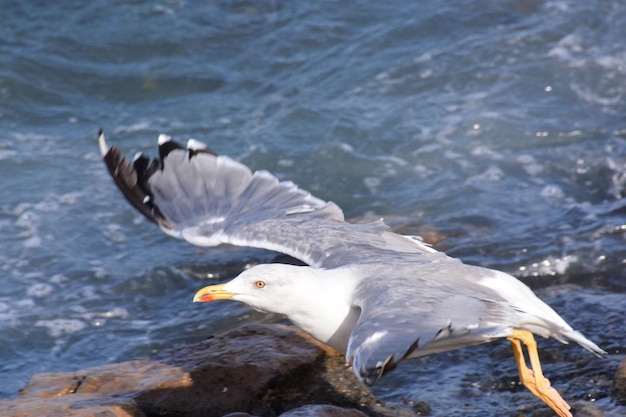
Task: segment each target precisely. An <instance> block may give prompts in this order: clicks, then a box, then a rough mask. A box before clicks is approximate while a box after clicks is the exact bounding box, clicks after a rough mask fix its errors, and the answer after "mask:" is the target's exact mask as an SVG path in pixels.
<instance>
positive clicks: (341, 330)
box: [193, 264, 360, 351]
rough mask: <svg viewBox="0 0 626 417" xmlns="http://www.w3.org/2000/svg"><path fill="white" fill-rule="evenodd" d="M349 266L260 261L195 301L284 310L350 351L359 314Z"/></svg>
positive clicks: (298, 322)
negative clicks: (332, 267) (318, 266)
mask: <svg viewBox="0 0 626 417" xmlns="http://www.w3.org/2000/svg"><path fill="white" fill-rule="evenodd" d="M352 278H353V277H352V276H351V275H350V274H346V271H342V270H325V269H316V268H311V267H308V266H294V265H284V264H264V265H257V266H255V267H252V268H250V269H249V270H247V271H244V272H242V273H241V274H240V275H239V276H238V277H236V278H235V279H233V280H232V281H230V282H227V283H226V284H220V285H210V286H208V287H204V288H202V289H201V290H199V291H198V292H197V293H196V294H195V295H194V297H193V301H194V302H210V301H214V300H237V301H241V302H243V303H246V304H248V305H249V306H250V307H253V308H255V309H257V310H261V311H266V312H272V313H278V314H284V315H285V316H287V317H288V318H289V319H290V320H291V321H292V322H293V323H294V324H295V325H296V326H298V327H300V328H301V329H302V330H304V331H306V332H308V333H310V334H311V335H313V336H314V337H316V338H317V339H319V340H321V341H322V342H326V343H328V344H330V345H331V346H333V347H334V348H336V349H338V350H343V351H345V349H346V347H347V344H348V338H349V336H350V332H351V331H352V328H353V327H354V325H355V323H356V320H357V318H358V316H359V311H360V310H358V309H355V308H353V307H352V301H351V300H352V291H353V288H354V285H355V283H356V282H357V280H356V279H352Z"/></svg>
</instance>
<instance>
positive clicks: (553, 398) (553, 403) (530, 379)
mask: <svg viewBox="0 0 626 417" xmlns="http://www.w3.org/2000/svg"><path fill="white" fill-rule="evenodd" d="M508 340H509V341H510V342H511V345H513V356H515V362H516V363H517V368H518V369H519V379H520V381H521V382H522V384H524V386H525V387H526V388H528V389H529V390H530V392H532V393H533V394H535V396H537V397H538V398H539V399H540V400H541V401H543V402H544V403H546V404H548V405H549V406H550V408H552V409H553V410H554V411H555V412H556V413H557V414H558V415H559V416H560V417H572V413H570V412H569V410H570V408H571V407H570V406H569V404H567V402H565V400H564V399H563V398H562V397H561V395H560V394H559V393H558V391H557V390H555V389H554V388H552V386H551V385H550V381H549V380H548V379H547V378H546V377H544V376H543V373H542V372H541V364H540V363H539V353H538V352H537V342H535V338H534V336H533V334H532V333H531V332H529V331H528V330H521V329H514V330H513V333H512V334H511V336H509V337H508ZM520 342H521V343H523V344H524V345H525V346H526V349H528V357H529V358H530V365H531V366H532V369H529V368H528V366H526V360H525V359H524V352H523V350H522V345H521V343H520Z"/></svg>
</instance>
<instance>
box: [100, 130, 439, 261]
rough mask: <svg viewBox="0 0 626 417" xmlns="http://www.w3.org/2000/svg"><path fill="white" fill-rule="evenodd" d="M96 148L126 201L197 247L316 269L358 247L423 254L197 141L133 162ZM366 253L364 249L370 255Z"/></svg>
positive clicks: (357, 254) (354, 253)
mask: <svg viewBox="0 0 626 417" xmlns="http://www.w3.org/2000/svg"><path fill="white" fill-rule="evenodd" d="M99 143H100V151H101V153H102V156H103V158H104V161H105V163H106V165H107V167H108V169H109V172H110V174H111V176H112V177H113V179H114V181H115V183H116V184H117V186H118V188H119V189H120V190H121V191H122V193H123V194H124V196H125V197H126V199H127V200H128V201H129V202H130V203H131V204H132V205H133V206H134V207H135V208H136V209H137V210H139V212H141V213H142V214H143V215H144V216H146V217H147V218H148V219H150V220H151V221H153V222H155V223H156V224H158V225H159V226H160V227H161V229H162V230H163V231H164V232H165V233H167V234H169V235H171V236H174V237H177V238H181V239H185V240H187V241H188V242H190V243H192V244H194V245H198V246H217V245H219V244H223V243H227V244H232V245H238V246H250V247H257V248H263V249H269V250H273V251H277V252H282V253H285V254H287V255H290V256H293V257H295V258H298V259H300V260H302V261H304V262H306V263H307V264H309V265H311V266H314V267H332V266H338V265H341V264H344V263H346V262H350V261H356V260H361V261H362V260H363V259H362V258H363V256H362V255H363V252H362V251H361V250H360V249H363V248H367V250H368V251H371V250H382V251H386V252H387V251H388V252H391V253H393V252H395V251H400V252H409V253H414V252H415V253H427V252H432V251H433V249H431V248H430V247H428V246H427V245H425V244H423V243H421V242H419V241H416V240H411V239H409V238H405V237H403V236H399V235H395V234H393V233H390V232H387V231H386V229H387V226H386V225H385V224H384V223H383V222H382V221H379V222H375V223H370V224H350V223H346V222H344V217H343V212H342V211H341V209H340V208H339V207H338V206H337V205H335V204H334V203H331V202H325V201H323V200H320V199H319V198H316V197H314V196H312V195H311V194H309V193H307V192H306V191H303V190H301V189H299V188H298V187H296V186H295V185H294V184H293V183H292V182H290V181H282V182H281V181H279V180H278V179H277V178H276V177H274V176H273V175H271V174H270V173H268V172H266V171H257V172H254V173H252V172H251V171H250V169H248V167H246V166H245V165H242V164H240V163H238V162H236V161H233V160H232V159H230V158H228V157H226V156H217V155H215V154H214V153H212V152H210V151H209V150H208V149H207V148H206V146H205V145H204V144H202V143H200V142H198V141H195V140H190V141H189V143H188V144H187V148H183V147H182V146H180V145H179V144H177V143H176V142H174V141H172V140H171V138H169V137H168V136H165V135H161V136H159V159H153V160H151V159H149V158H146V157H145V156H143V155H141V154H138V155H137V156H136V157H135V158H134V160H133V161H132V162H129V161H128V160H127V159H126V158H124V157H123V156H122V153H121V152H120V150H119V149H117V148H116V147H109V146H108V145H107V144H106V141H105V138H104V134H103V133H102V132H100V136H99ZM371 255H372V253H371V252H370V255H369V256H371Z"/></svg>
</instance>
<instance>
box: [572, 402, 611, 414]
mask: <svg viewBox="0 0 626 417" xmlns="http://www.w3.org/2000/svg"><path fill="white" fill-rule="evenodd" d="M570 411H571V412H572V414H573V415H574V417H602V416H603V415H604V413H603V412H602V411H601V410H600V409H599V408H598V407H596V406H595V405H593V404H591V403H589V402H577V403H576V404H574V405H573V406H572V409H571V410H570Z"/></svg>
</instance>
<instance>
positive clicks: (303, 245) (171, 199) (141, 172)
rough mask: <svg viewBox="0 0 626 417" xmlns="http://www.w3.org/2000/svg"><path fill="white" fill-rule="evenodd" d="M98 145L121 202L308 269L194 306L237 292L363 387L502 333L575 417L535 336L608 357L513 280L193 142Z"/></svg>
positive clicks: (258, 279)
mask: <svg viewBox="0 0 626 417" xmlns="http://www.w3.org/2000/svg"><path fill="white" fill-rule="evenodd" d="M100 149H101V153H102V155H103V157H104V159H105V162H106V164H107V166H108V168H109V171H110V173H111V175H112V177H113V178H114V180H115V182H116V184H117V185H118V187H119V188H120V190H121V191H122V192H123V193H124V195H125V196H126V198H127V199H128V200H129V201H130V202H131V203H132V204H133V205H134V206H135V207H136V208H137V209H138V210H139V211H140V212H141V213H142V214H144V215H145V216H146V217H148V218H149V219H150V220H152V221H154V222H155V223H157V224H158V225H159V226H160V227H161V229H163V230H164V231H165V232H166V233H168V234H169V235H172V236H175V237H178V238H182V239H185V240H187V241H189V242H190V243H192V244H195V245H198V246H217V245H219V244H233V245H239V246H250V247H258V248H264V249H269V250H274V251H278V252H282V253H285V254H288V255H290V256H293V257H295V258H298V259H300V260H301V261H303V262H305V263H306V264H307V265H308V266H294V265H282V264H268V265H258V266H255V267H252V268H250V269H249V270H247V271H244V272H243V273H241V274H240V275H239V276H238V277H236V278H235V279H233V280H232V281H230V282H228V283H226V284H221V285H214V286H209V287H205V288H203V289H201V290H200V291H198V292H197V293H196V295H195V297H194V301H213V300H217V299H234V300H238V301H241V302H244V303H246V304H248V305H250V306H252V307H254V308H256V309H258V310H262V311H270V312H274V313H280V314H284V315H286V316H287V317H288V318H289V319H290V320H291V321H292V322H293V323H294V324H295V325H297V326H298V327H300V328H301V329H302V330H304V331H306V332H308V333H310V334H311V335H312V336H314V337H315V338H317V339H319V340H320V341H322V342H325V343H327V344H329V345H330V346H332V347H334V348H336V349H338V350H341V351H344V352H346V358H347V360H348V361H352V364H353V366H354V370H355V373H356V374H357V376H358V377H359V378H361V379H362V380H364V381H365V382H366V383H368V384H373V383H375V382H376V381H377V380H378V378H379V377H380V376H381V375H382V374H383V373H384V372H385V371H387V370H390V369H393V368H394V367H395V366H396V365H397V363H398V362H400V361H402V360H404V359H407V358H412V357H418V356H423V355H428V354H432V353H437V352H444V351H448V350H453V349H459V348H463V347H466V346H472V345H477V344H481V343H486V342H490V341H493V340H496V339H501V338H507V339H509V340H510V341H511V343H512V344H513V349H514V354H515V358H516V361H517V364H518V367H519V369H520V378H521V380H522V382H523V383H524V384H525V385H526V386H527V387H528V388H529V389H530V390H531V391H532V392H533V393H534V394H535V395H537V396H538V397H539V398H541V399H542V400H543V401H545V402H546V403H547V404H548V405H550V406H551V407H552V408H553V409H554V410H555V411H556V412H557V414H559V415H561V416H571V414H570V413H569V411H568V410H569V406H568V405H567V403H566V402H565V401H564V400H563V399H562V398H561V397H560V395H559V394H558V392H556V391H555V390H554V389H553V388H551V387H550V384H549V382H548V380H547V379H545V378H544V377H543V375H542V374H541V368H540V366H539V359H538V355H537V351H536V346H535V344H534V343H535V342H534V338H533V337H532V334H533V333H534V334H537V335H540V336H543V337H553V338H555V339H557V340H559V341H561V342H563V343H567V342H568V341H570V340H571V341H574V342H576V343H578V344H580V345H581V346H582V347H584V348H585V349H587V350H589V351H591V352H592V353H594V354H596V355H600V354H602V353H604V352H603V351H602V349H600V348H599V347H598V346H597V345H596V344H594V343H593V342H591V341H590V340H588V339H587V338H585V337H584V336H583V335H582V334H581V333H579V332H578V331H576V330H574V329H573V328H572V327H571V326H570V325H568V324H567V323H566V322H565V321H564V320H563V319H562V318H561V317H560V316H559V315H558V314H557V313H556V312H555V311H554V310H553V309H552V308H550V307H549V306H548V305H547V304H545V303H544V302H543V301H541V300H540V299H539V298H538V297H537V296H535V294H534V293H533V292H532V291H531V290H530V289H529V288H528V287H527V286H526V285H525V284H523V283H522V282H520V281H519V280H517V279H516V278H514V277H512V276H511V275H508V274H505V273H503V272H499V271H495V270H491V269H487V268H482V267H478V266H471V265H466V264H463V263H462V262H461V261H459V260H458V259H454V258H451V257H448V256H447V255H445V254H444V253H442V252H438V251H436V250H435V249H433V248H432V247H430V246H428V245H426V244H424V243H423V242H422V241H421V240H420V239H419V238H415V237H410V236H402V235H399V234H395V233H392V232H390V231H389V230H388V228H387V226H386V225H385V224H384V223H383V222H382V221H378V222H374V223H370V224H350V223H347V222H345V221H344V218H343V212H342V211H341V209H340V208H339V207H337V206H336V205H335V204H333V203H327V202H325V201H322V200H320V199H318V198H316V197H313V196H311V195H310V194H308V193H306V192H304V191H302V190H300V189H298V188H297V187H296V186H295V185H294V184H292V183H291V182H279V181H278V180H277V179H276V178H275V177H274V176H272V175H271V174H269V173H267V172H265V171H258V172H255V173H252V172H251V171H250V170H249V169H248V168H247V167H246V166H244V165H242V164H240V163H238V162H235V161H233V160H232V159H230V158H228V157H225V156H216V155H214V154H213V153H211V152H210V151H208V150H207V149H206V147H205V146H204V145H203V144H201V143H199V142H197V141H194V140H190V141H189V143H188V145H187V148H186V149H185V148H182V147H181V146H179V145H178V144H176V143H175V142H173V141H171V140H170V138H169V137H167V136H164V135H161V136H160V137H159V155H160V160H152V161H150V160H149V159H147V158H145V157H143V156H141V155H138V156H137V157H136V158H135V160H134V161H133V163H132V164H129V163H128V162H127V161H126V160H125V159H124V158H122V156H121V153H120V151H119V150H117V149H116V148H113V147H108V146H107V145H106V143H105V140H104V136H103V135H100ZM520 341H521V343H523V344H525V345H526V346H527V348H528V354H529V359H530V362H531V364H532V370H531V369H529V368H527V367H526V364H525V360H524V357H523V353H522V350H521V345H520Z"/></svg>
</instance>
